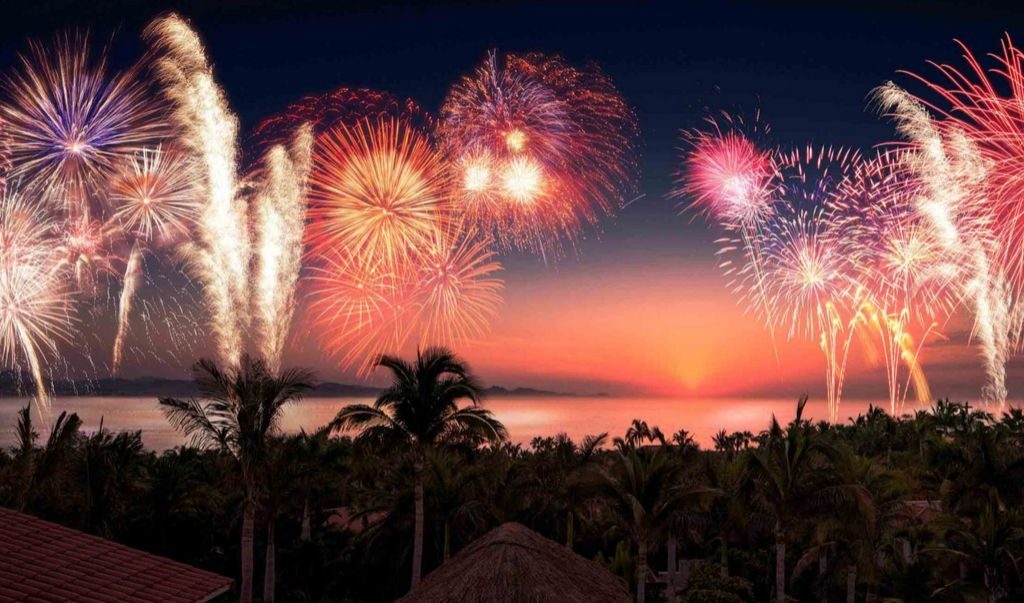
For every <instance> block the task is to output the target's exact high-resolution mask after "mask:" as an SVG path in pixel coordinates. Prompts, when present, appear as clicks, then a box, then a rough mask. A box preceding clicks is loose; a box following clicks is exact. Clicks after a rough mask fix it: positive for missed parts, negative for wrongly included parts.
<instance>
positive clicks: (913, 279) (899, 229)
mask: <svg viewBox="0 0 1024 603" xmlns="http://www.w3.org/2000/svg"><path fill="white" fill-rule="evenodd" d="M922 188H923V185H922V183H921V181H920V179H919V178H918V177H917V176H916V175H915V174H913V173H912V172H910V171H908V170H907V169H906V156H905V152H902V151H893V150H888V151H884V152H881V153H879V154H878V155H877V156H875V157H874V158H872V159H871V160H869V161H864V162H861V163H860V164H859V165H858V166H857V168H856V169H855V171H854V173H853V174H852V175H851V176H850V177H849V178H848V179H847V180H846V181H844V182H843V183H841V184H840V186H839V187H838V189H837V190H836V191H835V194H834V197H833V199H832V200H831V204H832V205H833V210H834V213H835V216H836V219H837V220H841V221H844V222H845V224H846V227H847V232H848V236H849V237H851V239H853V241H854V242H855V244H856V245H857V246H858V248H859V249H860V250H861V252H862V255H861V259H860V262H859V265H858V267H857V270H858V274H857V281H858V283H859V285H860V287H861V291H862V293H863V295H861V296H859V297H861V298H863V299H864V302H863V305H862V307H861V311H862V313H863V318H864V324H865V325H866V326H868V327H870V328H872V329H873V330H874V332H875V333H876V334H877V336H878V338H877V340H878V342H879V344H880V348H881V356H882V358H883V360H884V362H885V367H886V378H887V382H888V387H889V392H888V393H889V409H890V412H891V413H892V414H893V415H896V414H899V413H900V412H901V410H902V408H903V406H904V404H905V401H906V397H907V395H908V393H909V388H910V386H911V384H913V385H914V390H915V392H916V395H917V399H918V401H919V402H920V403H927V402H930V392H929V388H928V386H927V380H926V379H925V376H924V372H923V370H922V367H921V347H922V345H923V344H924V342H925V340H926V339H927V337H928V336H929V335H930V334H931V333H932V332H933V331H934V329H935V328H936V327H937V326H938V324H937V321H938V320H944V319H945V317H946V316H948V315H949V313H951V312H952V309H953V307H954V306H955V304H956V302H957V294H956V282H955V278H956V275H957V273H958V268H957V266H956V265H955V263H954V259H953V258H951V256H950V254H949V253H948V252H947V251H946V250H945V249H943V246H942V245H941V243H940V242H939V241H938V240H937V239H936V237H935V232H934V230H933V229H932V228H931V227H930V225H929V224H928V223H927V222H926V221H925V220H924V218H923V217H922V216H921V215H920V213H919V212H918V211H917V208H916V201H917V199H918V198H919V197H920V196H921V195H922V193H923V191H922ZM915 324H918V325H920V326H921V327H922V329H923V333H922V334H921V336H920V343H915V340H914V337H913V336H912V335H911V330H912V327H914V326H915ZM904 365H905V366H906V367H907V378H906V381H905V383H903V380H902V379H901V376H900V374H901V373H900V367H901V366H904Z"/></svg>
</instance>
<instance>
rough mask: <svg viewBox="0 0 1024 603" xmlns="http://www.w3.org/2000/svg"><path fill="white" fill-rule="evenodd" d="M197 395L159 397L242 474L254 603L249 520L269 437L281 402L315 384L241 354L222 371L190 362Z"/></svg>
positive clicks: (247, 595)
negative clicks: (275, 371)
mask: <svg viewBox="0 0 1024 603" xmlns="http://www.w3.org/2000/svg"><path fill="white" fill-rule="evenodd" d="M192 371H193V375H194V379H195V383H196V386H197V387H198V388H199V396H198V397H197V398H191V399H188V400H183V399H178V398H161V399H160V406H161V407H162V408H163V411H164V415H165V416H166V417H167V420H168V421H170V422H171V425H173V426H174V428H175V429H177V430H178V431H180V432H182V433H184V434H185V435H187V436H188V437H189V439H190V443H191V445H193V446H196V447H199V448H206V449H211V448H212V449H219V450H221V451H223V452H225V453H227V454H230V455H231V456H232V457H233V458H234V459H235V461H236V463H237V465H238V468H239V470H240V472H241V477H242V486H243V489H244V492H243V497H242V559H241V574H242V575H241V585H240V595H239V596H240V599H241V601H242V603H249V602H250V601H252V574H253V523H254V519H255V509H256V504H257V503H258V501H259V496H260V486H261V483H262V472H263V471H264V470H265V466H264V464H265V462H266V460H267V452H268V448H269V440H270V437H271V436H272V435H273V434H274V433H275V432H276V431H277V429H278V423H279V422H280V419H281V412H282V410H283V409H284V407H285V405H287V404H288V403H290V402H296V401H299V400H301V399H302V396H303V395H304V394H305V393H306V392H307V391H309V390H311V389H313V388H314V387H316V379H315V377H314V375H313V373H312V372H310V371H308V370H306V369H297V368H296V369H288V370H286V371H284V372H282V373H280V374H279V375H274V374H272V373H271V372H270V369H268V368H267V365H266V363H265V362H264V361H263V360H260V359H255V358H252V357H250V356H248V355H244V356H243V357H242V359H241V362H240V364H239V367H238V368H237V369H229V370H222V369H221V368H220V367H218V366H217V364H216V363H215V362H213V361H212V360H206V359H201V360H199V361H198V362H196V363H195V365H194V366H193V369H192Z"/></svg>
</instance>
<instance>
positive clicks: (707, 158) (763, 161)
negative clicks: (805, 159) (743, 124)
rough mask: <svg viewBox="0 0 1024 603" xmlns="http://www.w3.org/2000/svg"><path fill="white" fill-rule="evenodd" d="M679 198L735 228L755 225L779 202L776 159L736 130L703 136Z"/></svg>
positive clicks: (694, 146) (695, 145) (688, 163)
mask: <svg viewBox="0 0 1024 603" xmlns="http://www.w3.org/2000/svg"><path fill="white" fill-rule="evenodd" d="M691 144H692V150H691V151H690V153H689V154H688V156H687V158H686V167H685V169H684V172H683V174H682V179H681V182H680V184H681V187H680V189H678V190H677V191H675V193H674V194H675V195H676V196H683V195H685V196H688V197H690V198H692V199H693V203H692V206H691V207H693V208H694V209H697V210H698V211H703V212H706V213H707V214H708V215H710V216H711V217H712V218H714V219H715V220H716V221H718V222H719V223H720V224H722V225H723V226H726V227H730V228H736V227H739V228H744V227H747V226H750V227H754V226H756V225H757V224H760V223H763V222H764V221H765V220H766V219H768V218H769V217H770V216H771V215H772V212H773V211H774V204H773V201H775V200H776V199H777V197H776V191H775V190H774V189H775V188H776V187H777V186H778V179H777V174H778V168H777V166H776V163H775V158H774V156H773V155H772V154H771V153H769V152H766V151H763V150H761V149H759V148H757V146H755V145H754V143H753V142H752V141H751V140H750V139H748V138H746V137H745V136H743V135H742V134H739V133H737V132H725V133H722V132H720V131H716V132H714V133H707V132H700V133H698V134H696V135H694V136H693V137H692V142H691Z"/></svg>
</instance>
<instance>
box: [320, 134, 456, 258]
mask: <svg viewBox="0 0 1024 603" xmlns="http://www.w3.org/2000/svg"><path fill="white" fill-rule="evenodd" d="M446 173H447V171H446V169H445V164H444V161H443V159H442V157H441V155H440V154H439V153H438V152H437V151H436V150H434V149H433V148H432V147H431V145H430V143H429V142H428V141H427V139H426V138H425V137H424V136H423V135H422V134H420V133H419V132H417V131H415V130H414V129H412V128H411V127H410V126H409V125H407V124H405V123H403V122H401V121H397V120H387V121H378V122H370V121H363V122H360V123H359V124H357V125H356V126H353V127H348V126H344V125H342V126H339V127H337V128H335V129H333V130H331V131H330V132H328V133H326V134H324V135H323V136H321V137H320V139H319V140H318V141H317V145H316V150H315V151H314V156H313V171H312V174H311V175H310V185H311V190H310V195H309V197H310V209H309V217H310V225H309V229H308V236H307V242H308V246H309V251H310V253H311V254H312V255H313V256H324V255H328V254H329V253H330V252H331V251H332V250H334V249H347V250H350V251H351V252H352V253H353V254H355V255H358V256H361V257H362V258H364V261H374V262H376V261H379V262H383V263H384V264H385V266H386V268H385V269H386V270H399V269H401V264H403V263H405V262H407V261H409V259H410V257H411V256H412V255H413V254H414V253H417V252H419V251H422V250H423V249H426V248H427V246H429V245H430V244H431V243H432V241H433V240H434V237H435V235H436V232H437V229H438V228H439V227H440V226H443V225H444V224H445V223H446V222H447V221H448V219H449V218H450V215H451V208H450V204H449V203H448V197H447V196H446V191H447V181H446Z"/></svg>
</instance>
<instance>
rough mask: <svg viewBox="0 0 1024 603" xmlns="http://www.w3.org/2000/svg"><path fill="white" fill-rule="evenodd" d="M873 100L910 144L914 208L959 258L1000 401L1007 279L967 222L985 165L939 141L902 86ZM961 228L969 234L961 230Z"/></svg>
mask: <svg viewBox="0 0 1024 603" xmlns="http://www.w3.org/2000/svg"><path fill="white" fill-rule="evenodd" d="M877 98H878V101H879V103H880V105H881V107H882V108H883V109H884V110H887V111H888V112H890V113H891V114H892V116H893V118H894V119H895V121H896V126H897V130H898V131H899V132H900V134H902V135H903V136H904V137H905V138H906V139H907V140H909V141H910V142H911V143H912V145H913V147H912V149H913V152H911V153H908V154H907V159H908V162H909V164H910V167H911V169H913V170H914V172H915V173H917V174H919V175H920V176H921V178H922V180H923V182H924V183H925V185H926V188H927V194H924V195H922V196H921V197H919V198H918V200H917V207H918V210H919V211H920V212H921V213H922V214H923V215H924V216H925V217H926V218H927V219H928V220H929V223H930V224H931V225H932V227H933V228H934V229H935V230H936V232H937V233H938V236H939V240H940V241H941V242H942V244H943V246H944V247H945V248H946V249H947V250H948V251H950V252H951V253H954V254H956V255H957V256H958V257H960V258H961V261H960V262H959V265H960V269H961V270H964V271H965V272H966V274H965V277H964V278H963V282H964V293H965V295H966V296H967V297H969V298H970V299H971V301H972V302H973V306H974V322H975V327H974V330H975V333H976V334H977V336H978V340H979V341H980V343H981V347H982V352H983V355H984V358H985V369H986V372H987V374H988V378H989V382H988V383H987V384H986V386H985V387H984V388H983V390H982V394H983V396H984V397H985V398H986V399H987V400H990V401H992V402H995V403H998V404H1000V405H1002V404H1004V403H1005V401H1006V394H1007V392H1006V361H1007V359H1008V357H1009V350H1010V340H1009V334H1010V329H1011V325H1010V317H1011V303H1010V300H1011V296H1010V291H1009V283H1008V282H1007V279H1006V278H1005V276H1004V275H1003V274H1001V273H1000V271H999V270H998V268H997V267H996V266H994V265H993V263H992V261H991V257H990V249H991V247H992V242H991V240H990V239H989V236H986V233H985V229H979V228H974V227H973V226H974V225H973V224H972V223H970V217H971V215H972V209H973V208H972V204H978V203H979V201H978V199H977V197H974V198H972V196H971V192H972V190H975V188H976V183H977V182H978V181H979V180H981V179H983V178H984V177H985V174H986V169H985V166H984V165H983V164H982V163H980V162H979V161H977V160H976V157H977V154H976V153H975V152H974V149H972V145H971V143H970V142H969V141H967V140H966V139H965V138H958V137H955V136H954V137H952V138H949V137H947V138H945V139H944V137H943V136H942V133H941V131H940V129H939V128H938V127H937V125H936V124H935V122H934V121H933V119H932V117H931V116H930V115H929V114H928V111H927V109H926V108H925V106H924V105H923V104H921V103H920V102H919V101H918V100H917V99H915V98H914V97H913V96H911V95H910V94H909V93H908V92H906V91H905V90H903V89H902V88H899V87H898V86H896V85H895V84H893V83H891V82H890V83H887V84H885V85H884V86H882V87H881V88H879V90H878V91H877ZM951 150H952V151H954V152H950V151H951ZM972 184H973V185H975V186H972ZM964 222H967V224H966V225H965V224H964ZM964 228H967V229H969V232H962V230H963V229H964Z"/></svg>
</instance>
